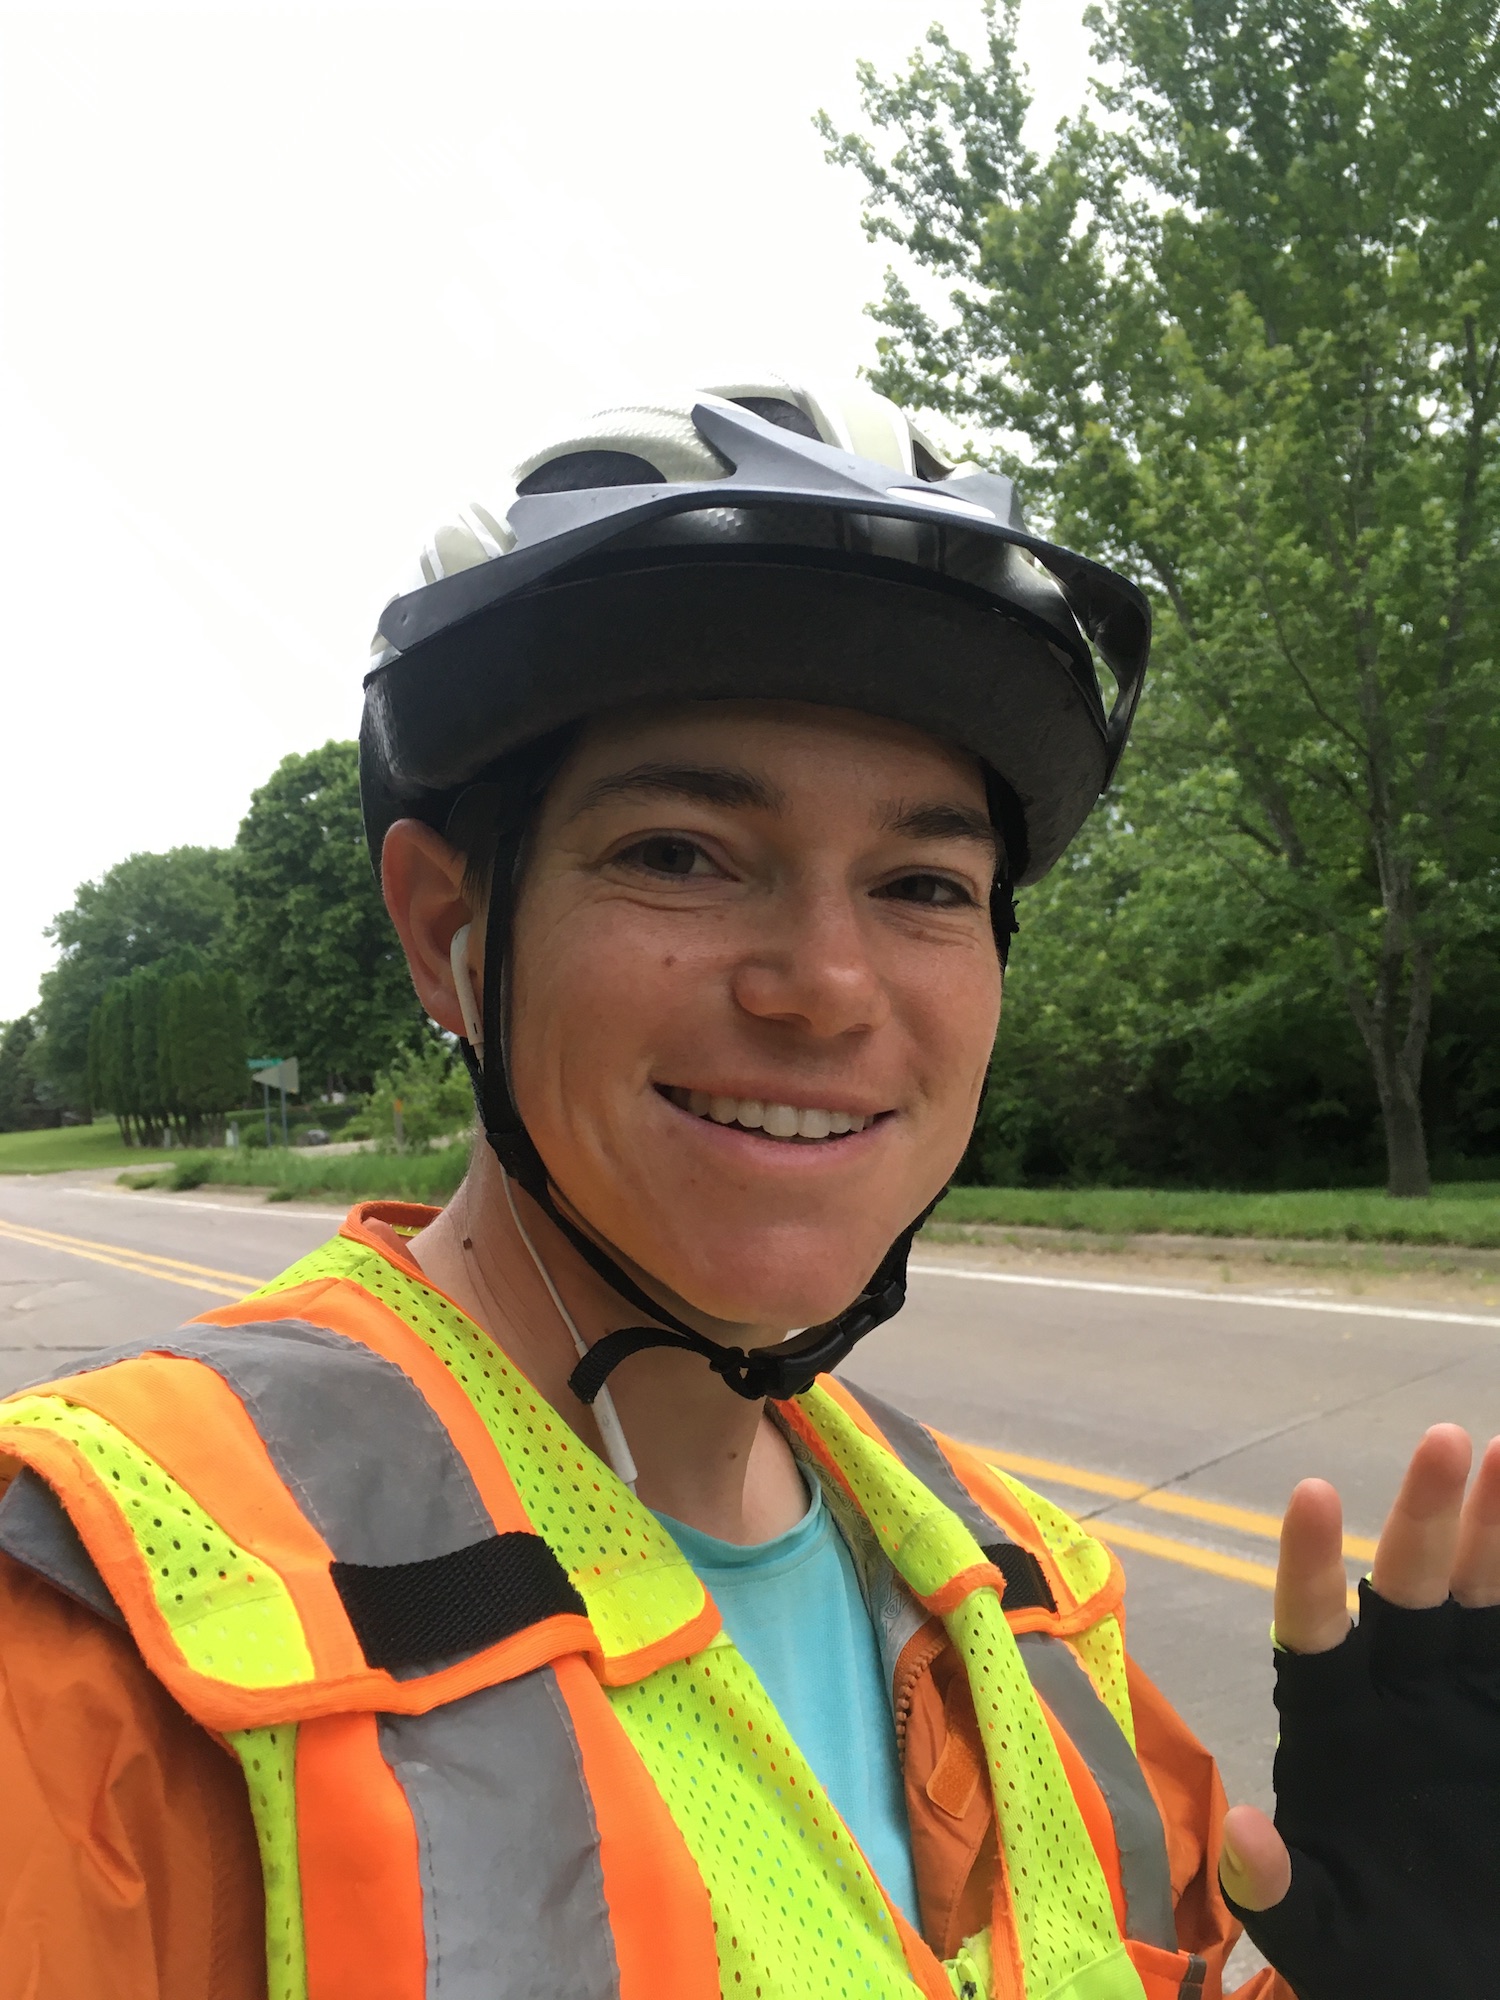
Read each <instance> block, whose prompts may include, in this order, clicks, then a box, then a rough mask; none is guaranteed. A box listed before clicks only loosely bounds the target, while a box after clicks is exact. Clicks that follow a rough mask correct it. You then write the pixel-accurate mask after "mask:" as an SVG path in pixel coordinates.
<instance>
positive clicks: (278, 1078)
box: [248, 1056, 301, 1147]
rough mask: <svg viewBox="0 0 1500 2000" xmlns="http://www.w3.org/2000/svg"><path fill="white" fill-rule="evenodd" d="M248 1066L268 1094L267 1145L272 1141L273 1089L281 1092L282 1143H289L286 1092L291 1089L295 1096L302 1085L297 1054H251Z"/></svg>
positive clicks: (266, 1109)
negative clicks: (298, 1071)
mask: <svg viewBox="0 0 1500 2000" xmlns="http://www.w3.org/2000/svg"><path fill="white" fill-rule="evenodd" d="M248 1068H249V1069H250V1071H251V1073H252V1075H253V1076H254V1078H255V1081H256V1082H257V1083H258V1084H259V1085H260V1087H261V1089H262V1090H263V1091H264V1092H265V1094H266V1095H265V1111H266V1145H267V1146H268V1147H269V1145H270V1143H271V1092H272V1090H273V1089H279V1090H280V1092H281V1143H282V1145H283V1146H286V1145H289V1144H290V1141H289V1140H288V1138H287V1124H286V1094H287V1092H288V1091H290V1092H291V1093H292V1095H293V1097H295V1096H296V1095H297V1092H298V1089H299V1088H300V1086H301V1079H300V1077H299V1076H298V1073H297V1058H296V1057H295V1056H251V1058H250V1061H249V1064H248Z"/></svg>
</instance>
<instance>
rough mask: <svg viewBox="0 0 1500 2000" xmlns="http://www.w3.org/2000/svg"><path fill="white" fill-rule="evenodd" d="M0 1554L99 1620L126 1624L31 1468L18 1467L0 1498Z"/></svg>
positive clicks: (62, 1512) (55, 1500) (59, 1509)
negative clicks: (31, 1571)
mask: <svg viewBox="0 0 1500 2000" xmlns="http://www.w3.org/2000/svg"><path fill="white" fill-rule="evenodd" d="M0 1549H3V1550H4V1551H5V1553H6V1555H8V1556H12V1557H14V1559H15V1560H16V1561H17V1562H18V1563H20V1564H22V1565H23V1567H25V1568H26V1569H29V1570H35V1572H36V1574H37V1575H38V1576H44V1577H45V1578H46V1579H47V1581H48V1583H52V1584H56V1586H57V1588H58V1589H59V1590H63V1591H66V1592H67V1594H68V1596H69V1597H72V1598H76V1599H77V1601H78V1602H79V1603H80V1604H82V1605H86V1606H87V1607H88V1609H89V1610H90V1611H97V1612H98V1614H99V1616H100V1617H101V1618H108V1619H110V1620H111V1622H112V1623H114V1624H116V1625H123V1624H124V1623H125V1620H124V1619H123V1618H122V1617H121V1616H120V1608H119V1606H118V1605H117V1604H116V1603H115V1600H114V1599H113V1597H111V1596H110V1594H109V1589H108V1587H107V1585H106V1584H105V1581H104V1578H103V1577H102V1576H100V1574H99V1572H98V1570H97V1569H96V1568H95V1567H94V1558H93V1557H92V1556H91V1555H90V1554H89V1552H88V1550H87V1549H86V1548H85V1547H84V1546H83V1543H82V1542H81V1541H80V1540H79V1539H78V1530H77V1529H76V1528H75V1527H74V1526H73V1523H72V1522H71V1521H70V1520H69V1519H68V1515H67V1510H66V1509H65V1508H64V1506H63V1503H62V1502H61V1500H59V1499H58V1497H57V1495H56V1494H55V1493H54V1492H53V1491H52V1488H51V1487H50V1486H49V1485H48V1484H47V1482H46V1480H44V1479H42V1478H40V1477H39V1476H38V1475H37V1474H36V1473H35V1472H33V1471H32V1470H31V1468H30V1466H27V1465H23V1466H22V1468H21V1470H20V1471H19V1472H18V1473H17V1474H16V1476H15V1478H14V1479H13V1480H12V1481H11V1482H10V1485H9V1486H8V1487H7V1488H6V1490H5V1496H4V1498H3V1499H0Z"/></svg>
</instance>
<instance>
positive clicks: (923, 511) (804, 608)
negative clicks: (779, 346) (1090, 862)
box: [361, 380, 1150, 885]
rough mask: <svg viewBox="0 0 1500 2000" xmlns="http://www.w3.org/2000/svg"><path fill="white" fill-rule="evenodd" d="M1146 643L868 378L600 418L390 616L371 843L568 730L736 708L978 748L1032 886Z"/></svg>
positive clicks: (458, 534) (455, 540) (379, 684)
mask: <svg viewBox="0 0 1500 2000" xmlns="http://www.w3.org/2000/svg"><path fill="white" fill-rule="evenodd" d="M1149 643H1150V610H1149V607H1148V605H1147V602H1146V600H1145V598H1144V597H1143V596H1142V595H1141V593H1140V591H1138V590H1137V589H1136V587H1135V586H1134V585H1133V584H1132V583H1130V582H1129V581H1128V580H1127V579H1126V578H1124V577H1122V576H1118V575H1116V574H1115V573H1114V572H1113V571H1112V570H1109V569H1106V568H1104V567H1102V566H1101V565H1100V564H1098V563H1094V562H1090V561H1089V560H1088V559H1087V558H1085V557H1083V556H1079V555H1075V554H1073V553H1072V552H1071V551H1069V550H1067V549H1062V548H1059V547H1057V546H1055V545H1054V544H1053V543H1050V542H1047V541H1043V540H1042V539H1040V538H1039V537H1037V536H1035V535H1030V534H1028V533H1027V532H1026V529H1025V526H1024V524H1023V522H1022V518H1021V513H1020V509H1019V507H1018V505H1017V503H1016V498H1015V494H1014V492H1013V490H1012V486H1011V482H1010V481H1009V480H1008V479H1005V478H1002V477H1000V476H999V475H997V474H994V473H989V472H982V471H979V470H978V469H976V468H975V467H973V466H967V467H965V466H959V467H953V466H951V465H949V464H948V463H947V462H946V461H945V460H944V459H943V458H942V457H940V456H939V454H938V453H937V452H936V451H935V450H934V449H933V448H932V446H931V445H930V444H929V443H928V442H927V441H926V440H925V439H924V438H923V437H922V436H921V434H920V433H919V432H918V431H917V430H916V429H915V428H914V426H913V425H912V424H911V423H910V421H909V420H908V419H907V417H906V416H905V414H904V413H903V412H902V411H901V410H899V409H898V408H897V407H896V405H895V404H894V403H892V402H889V401H888V400H887V399H886V398H885V397H883V396H877V395H875V394H873V393H872V392H871V391H869V390H864V389H855V388H848V389H845V390H843V391H842V392H840V393H839V394H837V395H834V394H829V393H824V394H821V395H819V394H815V393H814V392H813V391H812V390H810V389H807V388H801V387H794V386H792V385H791V384H789V383H785V382H777V381H774V380H768V381H762V382H758V383H747V384H741V383H734V384H727V385H724V386H721V387H720V388H718V389H714V390H705V391H703V392H701V393H700V394H699V395H697V396H696V397H692V398H688V399H686V400H684V401H683V402H682V403H680V404H676V405H670V404H655V405H646V406H640V407H635V408H625V409H618V410H610V411H606V412H604V413H603V414H602V415H600V416H597V417H594V418H592V419H591V420H590V421H589V422H588V423H586V424H585V425H583V426H582V427H581V428H580V429H579V430H578V431H577V433H576V434H574V435H573V436H570V437H565V438H561V439H559V440H557V441H556V442H555V443H553V444H550V445H548V446H546V447H545V448H544V449H543V450H541V451H538V452H536V453H534V454H533V455H532V456H531V457H530V458H528V459H526V460H525V461H524V462H523V463H522V465H521V466H520V467H519V468H518V470H517V473H516V477H515V482H514V486H513V488H512V489H511V490H510V491H509V492H507V493H505V494H503V495H500V496H497V497H496V498H495V499H494V500H493V501H491V502H489V503H487V504H480V503H474V504H472V505H470V506H469V507H467V508H464V509H462V510H461V511H460V512H459V513H457V514H456V515H455V517H454V518H453V519H452V520H451V521H450V522H447V523H445V524H444V525H443V526H442V527H440V528H439V529H438V530H437V531H436V533H435V534H434V535H433V537H432V539H431V541H430V542H429V543H428V546H427V548H426V549H425V550H424V551H423V554H422V559H421V571H420V576H419V578H418V579H417V581H416V583H415V587H414V588H412V589H411V590H410V591H408V592H407V593H406V594H405V595H403V596H400V597H397V598H395V599H394V600H393V601H392V602H391V603H390V604H389V605H387V607H386V609H385V612H384V614H383V616H382V617H381V620H380V630H379V633H378V635H377V638H376V641H375V647H374V655H373V663H372V666H371V670H370V673H369V676H368V678H367V680H366V683H365V691H366V699H365V718H364V725H363V729H362V732H361V750H362V760H361V769H362V783H363V788H364V798H365V814H366V826H367V832H368V834H369V838H370V843H371V849H372V856H373V857H374V858H375V859H376V861H377V863H378V858H379V852H380V843H381V841H382V840H383V838H384V835H385V830H386V828H387V827H388V826H389V825H390V823H391V822H392V821H393V820H395V819H397V818H400V817H403V816H406V815H410V816H414V817H417V818H421V819H425V820H428V821H429V822H430V823H432V824H433V825H436V826H439V827H440V826H442V825H443V823H444V821H445V819H446V815H447V812H448V810H449V809H450V808H451V804H452V801H453V800H454V799H455V797H456V796H457V795H458V794H459V793H460V792H461V791H462V790H463V789H464V788H465V787H466V786H468V785H470V784H472V783H473V782H474V781H475V780H476V779H477V778H479V777H480V776H481V775H482V774H483V773H485V772H486V771H487V770H488V769H490V768H491V767H493V766H496V765H497V764H499V763H500V762H501V761H502V760H503V759H505V758H506V757H507V755H508V754H509V753H511V752H513V751H515V750H516V749H518V748H520V747H521V746H522V745H524V744H526V743H528V742H535V741H536V740H538V739H539V738H542V737H546V736H548V735H550V734H551V733H553V732H555V731H556V730H558V729H560V728H562V727H564V726H565V725H567V724H570V723H577V722H580V721H582V720H584V719H586V718H587V717H589V716H592V715H597V714H599V713H601V712H602V711H604V710H606V709H610V708H617V707H621V706H623V705H626V704H628V703H633V702H643V701H663V700H684V699H691V700H713V699H715V698H720V699H723V698H739V699H747V698H748V699H767V700H795V701H807V702H820V703H826V704H828V705H829V706H832V707H838V708H851V709H858V710H863V711H866V712H868V713H872V714H878V715H884V716H889V717H890V718H892V719H893V720H895V721H898V722H907V723H911V724H913V725H915V726H916V727H919V728H921V729H925V730H927V731H928V732H929V733H930V734H932V735H934V736H939V737H942V738H944V739H945V740H947V741H949V742H952V743H956V744H958V745H960V746H961V747H962V748H964V749H967V750H970V751H972V752H973V753H974V754H975V755H977V756H978V757H979V758H980V759H981V760H982V761H983V762H984V763H985V764H986V765H987V766H988V767H989V768H990V769H991V770H992V771H993V772H995V773H996V774H997V775H998V777H999V778H1000V779H1001V780H1003V782H1004V786H1005V789H1006V791H1007V793H1008V794H1009V795H1010V796H1011V797H1012V798H1013V799H1014V801H1015V803H1016V806H1017V808H1018V814H1019V824H1018V825H1013V826H1010V827H1007V829H1006V833H1007V837H1008V838H1007V846H1008V849H1009V853H1010V863H1011V872H1012V877H1013V880H1014V881H1015V882H1016V883H1017V884H1018V885H1019V884H1024V883H1027V882H1032V881H1035V880H1037V879H1038V878H1039V877H1040V876H1041V875H1043V874H1045V873H1046V871H1047V869H1048V868H1050V867H1051V865H1052V863H1053V862H1054V861H1055V860H1056V859H1057V857H1058V855H1059V854H1061V853H1062V851H1063V849H1064V848H1065V847H1066V846H1067V844H1068V842H1069V841H1070V840H1071V839H1072V837H1073V835H1074V834H1075V833H1076V832H1077V831H1078V828H1079V827H1080V826H1081V825H1082V823H1083V821H1084V819H1085V817H1086V816H1087V814H1088V812H1089V810H1090V808H1091V807H1092V805H1093V804H1094V802H1095V800H1096V799H1097V798H1098V796H1099V794H1100V792H1101V791H1102V790H1103V788H1104V786H1105V785H1106V784H1107V783H1108V781H1109V778H1110V776H1111V774H1112V773H1113V771H1114V768H1115V766H1116V764H1117V763H1118V761H1119V757H1120V752H1121V751H1122V750H1123V748H1124V745H1125V738H1126V735H1127V733H1128V731H1129V728H1130V721H1131V717H1132V715H1133V714H1134V710H1135V704H1136V701H1137V699H1138V697H1139V694H1140V689H1141V682H1142V679H1143V677H1144V673H1145V667H1146V654H1147V649H1148V646H1149ZM1091 647H1092V649H1093V651H1092V652H1091ZM1093 653H1097V654H1098V656H1099V657H1100V658H1101V659H1102V660H1103V662H1104V664H1105V665H1106V667H1107V668H1108V669H1109V671H1110V675H1111V677H1112V679H1113V681H1114V683H1115V690H1116V691H1115V696H1114V701H1113V704H1112V706H1111V708H1110V710H1109V711H1108V712H1107V713H1106V709H1105V705H1104V701H1103V699H1102V697H1101V693H1100V685H1099V677H1098V674H1097V671H1096V668H1095V664H1094V658H1093Z"/></svg>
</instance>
